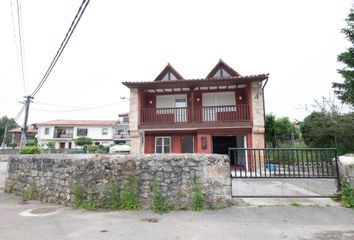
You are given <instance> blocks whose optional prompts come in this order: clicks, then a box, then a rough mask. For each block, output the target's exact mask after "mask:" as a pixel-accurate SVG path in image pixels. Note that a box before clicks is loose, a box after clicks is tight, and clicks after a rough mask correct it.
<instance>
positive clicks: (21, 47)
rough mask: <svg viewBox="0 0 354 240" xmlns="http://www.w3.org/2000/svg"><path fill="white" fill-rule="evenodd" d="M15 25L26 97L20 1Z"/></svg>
mask: <svg viewBox="0 0 354 240" xmlns="http://www.w3.org/2000/svg"><path fill="white" fill-rule="evenodd" d="M16 2H17V8H16V10H17V25H18V36H19V43H20V57H21V74H22V81H23V88H24V92H25V95H26V84H25V82H26V80H25V53H24V47H25V44H24V37H23V31H22V27H23V24H22V10H21V1H19V0H17V1H16Z"/></svg>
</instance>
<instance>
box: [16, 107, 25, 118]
mask: <svg viewBox="0 0 354 240" xmlns="http://www.w3.org/2000/svg"><path fill="white" fill-rule="evenodd" d="M24 109H25V105H23V106H22V108H21V110H20V111H19V112H18V113H17V115H16V117H15V118H14V120H15V122H16V121H17V120H18V119H19V118H20V117H21V115H22V113H23V110H24Z"/></svg>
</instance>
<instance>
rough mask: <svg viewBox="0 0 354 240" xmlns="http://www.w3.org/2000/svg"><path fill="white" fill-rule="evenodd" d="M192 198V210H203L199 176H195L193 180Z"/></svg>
mask: <svg viewBox="0 0 354 240" xmlns="http://www.w3.org/2000/svg"><path fill="white" fill-rule="evenodd" d="M193 190H194V199H193V210H194V211H196V212H201V211H203V203H204V198H203V193H202V186H201V185H200V181H199V178H195V181H194V188H193Z"/></svg>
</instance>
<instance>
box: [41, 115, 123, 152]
mask: <svg viewBox="0 0 354 240" xmlns="http://www.w3.org/2000/svg"><path fill="white" fill-rule="evenodd" d="M116 124H117V121H116V120H53V121H48V122H43V123H38V124H37V126H38V134H37V136H36V137H37V140H38V144H39V145H45V144H47V143H48V142H54V144H55V145H54V147H55V148H56V149H72V148H74V149H75V148H77V147H76V145H75V139H77V138H79V137H89V138H91V139H92V142H93V144H94V145H103V146H110V145H112V144H114V143H113V132H114V131H113V129H114V126H115V125H116ZM78 148H79V147H78Z"/></svg>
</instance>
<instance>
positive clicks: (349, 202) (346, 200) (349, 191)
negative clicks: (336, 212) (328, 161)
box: [336, 180, 354, 208]
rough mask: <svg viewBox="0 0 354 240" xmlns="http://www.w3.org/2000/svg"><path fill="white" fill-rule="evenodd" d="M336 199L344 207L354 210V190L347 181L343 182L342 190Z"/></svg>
mask: <svg viewBox="0 0 354 240" xmlns="http://www.w3.org/2000/svg"><path fill="white" fill-rule="evenodd" d="M336 197H338V199H339V200H340V201H341V203H342V205H343V206H344V207H346V208H354V188H353V187H350V185H349V183H348V182H347V181H345V180H342V181H341V190H340V191H339V192H338V193H337V194H336Z"/></svg>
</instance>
